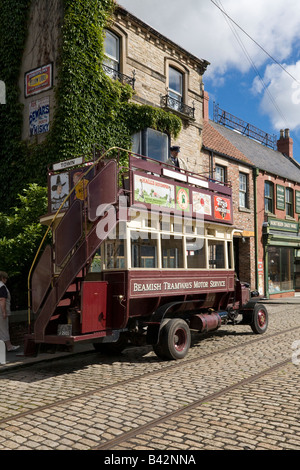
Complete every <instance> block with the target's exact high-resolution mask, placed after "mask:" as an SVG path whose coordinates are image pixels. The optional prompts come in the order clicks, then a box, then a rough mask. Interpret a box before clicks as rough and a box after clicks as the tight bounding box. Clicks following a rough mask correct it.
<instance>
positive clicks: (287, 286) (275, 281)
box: [268, 246, 294, 294]
mask: <svg viewBox="0 0 300 470" xmlns="http://www.w3.org/2000/svg"><path fill="white" fill-rule="evenodd" d="M268 255H269V256H268V260H269V263H268V280H269V293H270V294H276V293H277V292H284V291H290V290H293V289H294V248H286V247H276V246H270V247H268Z"/></svg>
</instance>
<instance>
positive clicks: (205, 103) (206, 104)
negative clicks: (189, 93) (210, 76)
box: [203, 90, 209, 121]
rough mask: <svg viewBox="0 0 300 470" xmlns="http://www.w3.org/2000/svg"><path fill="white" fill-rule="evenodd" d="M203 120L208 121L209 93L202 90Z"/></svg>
mask: <svg viewBox="0 0 300 470" xmlns="http://www.w3.org/2000/svg"><path fill="white" fill-rule="evenodd" d="M203 121H209V94H208V93H207V91H205V90H203Z"/></svg>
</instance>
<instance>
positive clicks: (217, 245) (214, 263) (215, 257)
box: [208, 240, 225, 269]
mask: <svg viewBox="0 0 300 470" xmlns="http://www.w3.org/2000/svg"><path fill="white" fill-rule="evenodd" d="M208 253H209V267H210V269H224V268H225V253H224V242H222V241H216V240H208Z"/></svg>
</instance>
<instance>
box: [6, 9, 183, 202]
mask: <svg viewBox="0 0 300 470" xmlns="http://www.w3.org/2000/svg"><path fill="white" fill-rule="evenodd" d="M61 1H62V2H63V6H64V20H63V26H62V31H61V34H62V37H61V50H60V51H59V67H58V85H57V87H56V90H55V95H56V108H55V114H54V118H53V121H52V123H51V129H50V132H49V133H48V135H47V138H46V139H45V141H44V142H43V143H42V144H39V145H37V144H28V143H27V142H22V141H21V126H22V109H21V106H20V105H19V101H18V96H19V93H20V90H18V78H19V73H20V64H21V57H22V52H23V49H24V44H25V41H26V32H27V28H28V17H29V15H28V13H29V10H30V5H31V3H32V2H31V1H30V0H15V1H14V4H15V8H14V9H12V8H11V1H10V0H0V7H1V8H0V31H1V33H0V35H1V36H0V46H1V51H2V50H3V51H4V54H1V59H0V79H1V80H4V81H5V83H6V85H7V95H8V99H7V105H6V106H1V108H0V135H1V148H0V158H1V168H3V165H4V164H5V173H4V172H3V171H1V172H0V197H1V201H4V203H3V204H2V210H9V208H10V207H11V206H12V205H13V204H14V203H15V201H16V198H17V195H18V194H19V193H20V192H21V191H22V190H23V188H24V187H25V186H26V185H27V184H28V183H37V184H40V185H45V184H46V168H47V166H48V165H49V164H51V163H53V162H56V161H58V160H65V159H68V158H73V157H74V156H76V155H86V156H88V155H91V154H92V151H93V148H94V146H95V145H96V146H97V147H98V148H104V149H108V148H110V147H112V146H118V147H122V148H126V149H130V148H131V135H132V134H133V133H135V132H137V131H139V130H142V129H143V128H145V127H152V128H154V129H158V130H160V131H163V132H167V133H169V134H170V135H171V136H172V137H174V138H175V137H177V136H178V134H179V133H180V130H181V120H180V119H179V118H178V117H177V116H175V115H173V114H172V113H168V112H165V111H164V110H162V109H158V108H153V107H151V106H144V105H138V104H136V103H133V102H132V101H130V99H131V97H132V94H133V90H132V89H131V87H130V86H129V85H122V84H120V83H119V82H117V81H113V80H111V79H110V78H109V77H107V76H106V75H105V73H104V72H103V70H102V66H101V64H102V61H103V56H104V48H103V45H104V41H103V28H104V27H105V26H107V24H108V23H109V22H110V21H111V19H112V15H113V11H114V1H113V0H61ZM7 25H9V27H7ZM10 26H11V27H10ZM2 47H3V49H2ZM40 65H43V64H40Z"/></svg>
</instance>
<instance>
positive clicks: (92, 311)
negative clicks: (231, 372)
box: [25, 148, 268, 359]
mask: <svg viewBox="0 0 300 470" xmlns="http://www.w3.org/2000/svg"><path fill="white" fill-rule="evenodd" d="M119 150H121V149H119ZM112 151H116V149H115V148H114V149H110V151H108V152H106V153H105V154H103V155H102V156H101V157H100V158H98V159H97V160H95V161H92V162H89V163H84V162H83V161H81V160H80V159H74V161H67V162H61V163H58V164H56V165H53V169H52V170H51V171H50V170H49V174H48V191H49V207H48V214H46V215H44V216H43V217H42V218H41V222H42V223H43V224H46V225H48V229H47V232H46V234H45V237H44V239H43V241H42V243H41V246H40V250H39V253H38V254H37V256H36V258H35V261H34V264H33V267H32V269H31V272H30V274H29V278H28V287H29V296H28V300H29V302H28V303H29V306H28V323H29V332H28V334H27V335H26V338H25V354H26V355H30V354H36V353H37V351H38V349H39V348H38V347H39V345H41V344H52V345H68V346H72V345H74V344H75V343H78V342H83V341H85V342H91V343H93V345H94V347H95V349H96V351H107V352H108V351H110V352H111V351H113V352H118V351H121V350H122V349H124V348H125V347H127V346H128V345H129V344H133V345H144V344H148V345H152V346H153V349H154V351H155V353H156V354H157V356H158V357H160V358H163V359H180V358H183V357H185V355H186V354H187V352H188V350H189V347H190V344H191V330H196V331H198V332H208V331H213V330H217V329H218V328H219V327H220V326H221V325H222V324H224V323H232V324H248V325H249V326H250V327H251V328H252V330H253V332H254V333H257V334H261V333H264V332H265V331H266V329H267V326H268V313H267V310H266V308H265V306H264V305H262V304H261V303H260V302H259V299H257V298H254V297H251V293H250V289H249V286H248V285H245V284H243V283H242V282H240V281H239V280H238V279H237V278H236V276H235V271H234V253H233V234H234V232H235V231H236V230H237V228H236V227H234V225H233V210H232V189H231V186H230V184H222V183H219V182H217V181H213V180H210V179H209V178H206V177H204V176H200V175H197V174H193V173H192V172H189V171H185V170H179V171H177V170H176V169H175V168H174V167H172V166H170V165H168V164H166V163H162V162H159V161H156V160H152V159H150V158H146V157H143V156H140V155H136V154H132V153H129V152H128V156H127V157H128V158H127V161H128V165H127V167H126V168H125V167H124V166H121V165H120V164H119V158H118V157H116V158H108V157H109V156H110V153H111V152H112ZM121 151H122V152H123V154H124V151H123V150H121ZM71 165H73V166H71ZM50 231H51V234H52V243H51V244H48V245H47V246H46V247H43V243H44V241H45V240H46V238H47V234H48V233H49V232H50Z"/></svg>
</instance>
